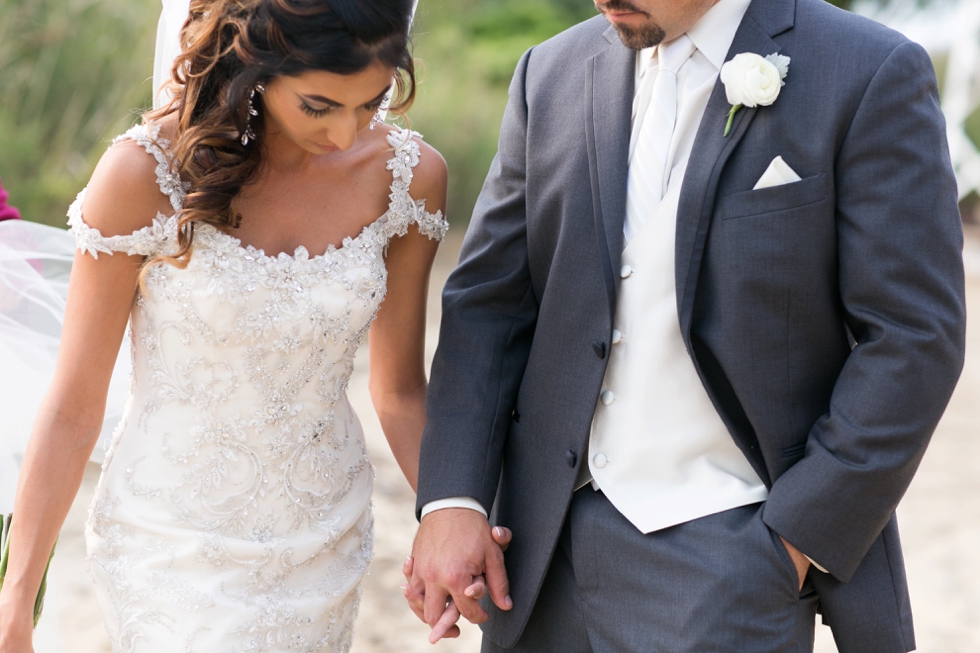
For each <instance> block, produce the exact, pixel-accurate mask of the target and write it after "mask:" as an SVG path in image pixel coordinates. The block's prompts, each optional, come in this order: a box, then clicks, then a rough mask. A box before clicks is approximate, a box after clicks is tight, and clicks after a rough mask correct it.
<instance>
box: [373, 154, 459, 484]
mask: <svg viewBox="0 0 980 653" xmlns="http://www.w3.org/2000/svg"><path fill="white" fill-rule="evenodd" d="M446 178H447V172H446V163H445V161H443V159H442V157H441V156H440V155H439V153H438V152H436V151H435V150H434V149H432V148H431V147H429V146H428V145H425V144H422V152H421V157H420V161H419V165H418V166H417V167H416V168H415V179H414V181H413V182H412V195H413V196H414V197H415V198H417V199H422V198H425V200H426V210H427V211H429V212H432V213H435V212H437V211H445V206H446ZM438 246H439V243H438V241H436V240H430V239H429V238H428V237H427V236H425V235H423V234H420V233H419V232H418V230H417V229H416V228H415V227H414V226H413V227H410V228H409V230H408V234H406V235H405V236H404V237H402V238H395V239H394V240H392V241H391V245H390V246H389V248H388V256H387V257H386V265H387V268H388V294H387V296H386V297H385V300H384V303H383V304H382V305H381V310H380V311H378V317H377V318H376V319H375V321H374V324H373V325H371V332H370V335H369V345H370V350H371V365H370V380H369V382H368V387H369V388H370V391H371V400H372V402H373V403H374V408H375V410H376V411H377V412H378V418H379V419H380V421H381V428H382V429H384V432H385V437H386V438H387V439H388V444H389V445H390V446H391V451H392V453H393V454H394V455H395V460H397V461H398V465H399V466H400V467H401V470H402V473H403V474H405V478H406V479H408V483H409V485H411V486H412V490H413V491H414V490H415V488H416V485H417V481H418V474H419V447H420V445H421V442H422V429H423V428H424V427H425V392H426V388H427V381H426V375H425V309H426V302H427V297H428V289H429V272H430V271H431V270H432V261H433V259H434V258H435V254H436V249H437V248H438Z"/></svg>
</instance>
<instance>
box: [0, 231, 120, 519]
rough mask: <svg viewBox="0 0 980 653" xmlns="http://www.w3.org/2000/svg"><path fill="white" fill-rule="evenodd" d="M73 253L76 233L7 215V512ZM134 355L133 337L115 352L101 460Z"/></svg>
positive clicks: (2, 405)
mask: <svg viewBox="0 0 980 653" xmlns="http://www.w3.org/2000/svg"><path fill="white" fill-rule="evenodd" d="M74 255H75V237H74V236H73V235H72V234H70V233H68V232H67V231H64V230H62V229H56V228H54V227H48V226H46V225H41V224H35V223H33V222H27V221H26V220H6V221H4V222H0V370H2V372H0V414H2V415H3V430H2V432H0V513H7V512H10V511H11V510H12V509H13V503H14V490H15V489H16V483H17V472H18V469H19V468H20V462H21V460H22V459H23V457H24V451H25V450H26V448H27V441H28V439H29V438H30V435H31V428H32V427H33V425H34V419H35V417H36V415H37V410H38V407H39V406H40V404H41V400H42V399H43V398H44V393H45V392H46V391H47V388H48V385H49V384H50V383H51V379H52V377H53V376H54V368H55V362H56V360H57V357H58V346H59V344H60V340H61V326H62V323H63V322H64V319H65V297H66V296H67V294H68V275H69V273H70V272H71V262H72V258H73V257H74ZM129 358H130V357H129V344H128V340H127V341H125V342H123V345H122V347H120V350H119V356H118V357H117V359H116V366H115V369H114V371H113V374H112V381H111V382H110V385H109V396H108V398H107V401H106V413H105V421H104V422H103V426H102V434H101V436H100V438H99V443H98V444H97V445H96V447H95V450H94V451H93V452H92V460H93V461H94V462H102V460H103V458H104V456H105V446H106V445H107V443H108V440H109V438H110V436H111V434H112V431H113V430H114V429H115V427H116V425H117V424H118V423H119V419H120V418H121V417H122V410H123V406H124V404H125V401H126V394H127V391H128V386H129V366H130V361H129Z"/></svg>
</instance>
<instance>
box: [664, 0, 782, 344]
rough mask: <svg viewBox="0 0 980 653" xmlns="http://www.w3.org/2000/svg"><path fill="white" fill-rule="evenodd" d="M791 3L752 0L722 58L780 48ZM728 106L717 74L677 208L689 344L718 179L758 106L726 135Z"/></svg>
mask: <svg viewBox="0 0 980 653" xmlns="http://www.w3.org/2000/svg"><path fill="white" fill-rule="evenodd" d="M795 7H796V3H795V0H754V1H753V3H752V4H751V6H750V7H749V10H748V12H746V15H745V18H744V19H743V20H742V23H741V25H740V26H739V28H738V31H737V32H736V34H735V40H734V41H733V42H732V47H731V49H730V50H729V52H728V57H727V58H726V60H731V59H732V58H733V57H734V56H735V55H736V54H740V53H742V52H754V53H756V54H758V55H761V56H766V55H769V54H772V53H774V52H778V51H779V49H780V46H779V44H777V43H776V42H775V41H773V40H772V37H773V36H775V35H777V34H780V33H782V32H784V31H786V30H787V29H790V28H791V27H792V26H793V20H794V14H795ZM777 101H778V100H777ZM730 109H731V105H729V104H728V99H727V97H726V95H725V87H724V85H723V84H722V83H721V80H720V79H719V80H718V82H717V83H716V84H715V88H714V90H713V91H712V93H711V98H710V99H709V100H708V108H707V109H706V110H705V113H704V118H703V119H702V121H701V126H700V127H699V128H698V134H697V137H696V138H695V141H694V149H693V151H692V152H691V160H690V162H689V163H688V166H687V172H686V174H685V177H684V185H683V187H682V189H681V197H680V203H679V207H678V211H677V235H676V241H675V251H674V275H675V279H676V286H677V311H678V315H679V317H680V326H681V334H682V335H683V337H684V341H685V343H686V344H687V345H688V347H690V328H691V317H692V313H693V308H694V293H695V289H696V287H697V281H698V273H699V272H700V268H701V260H702V257H703V254H704V247H705V242H706V240H707V236H708V229H709V228H710V226H711V218H712V215H713V213H714V204H715V199H716V194H717V191H718V183H719V179H720V177H721V174H722V172H723V170H724V168H725V164H726V162H727V161H728V159H729V157H730V156H731V154H732V152H734V151H735V148H737V147H738V144H739V143H740V142H741V140H742V139H743V138H744V137H745V134H746V132H747V131H748V129H749V126H750V125H751V124H752V120H753V119H754V118H755V116H756V114H757V113H758V112H759V109H758V108H755V109H742V110H741V111H739V112H738V114H736V116H735V122H734V124H733V125H732V131H731V133H730V134H729V135H728V136H727V137H725V135H724V133H725V123H726V122H727V120H728V112H729V110H730ZM763 110H764V108H763Z"/></svg>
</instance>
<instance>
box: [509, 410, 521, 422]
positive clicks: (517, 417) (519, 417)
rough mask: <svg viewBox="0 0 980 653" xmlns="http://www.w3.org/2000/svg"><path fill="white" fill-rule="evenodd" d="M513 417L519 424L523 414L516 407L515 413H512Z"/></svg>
mask: <svg viewBox="0 0 980 653" xmlns="http://www.w3.org/2000/svg"><path fill="white" fill-rule="evenodd" d="M511 417H513V419H514V421H515V422H517V423H518V424H520V422H521V414H520V413H519V412H517V409H516V408H515V409H514V413H513V414H512V415H511Z"/></svg>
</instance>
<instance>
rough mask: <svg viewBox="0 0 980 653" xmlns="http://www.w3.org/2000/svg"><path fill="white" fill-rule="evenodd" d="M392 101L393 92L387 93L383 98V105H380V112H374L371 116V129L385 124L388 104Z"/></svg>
mask: <svg viewBox="0 0 980 653" xmlns="http://www.w3.org/2000/svg"><path fill="white" fill-rule="evenodd" d="M390 103H391V93H388V94H387V95H385V97H384V99H383V100H381V106H380V107H378V112H377V113H376V114H374V117H373V118H371V125H370V126H369V127H368V129H370V130H371V131H374V128H375V127H377V126H378V125H383V124H384V121H385V116H386V115H387V114H388V105H389V104H390Z"/></svg>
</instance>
